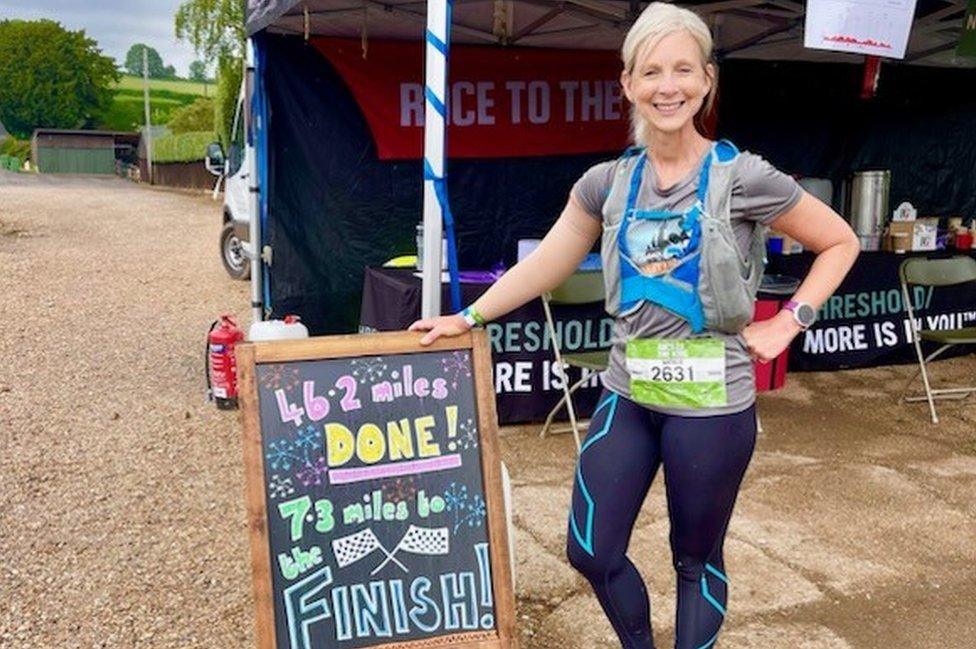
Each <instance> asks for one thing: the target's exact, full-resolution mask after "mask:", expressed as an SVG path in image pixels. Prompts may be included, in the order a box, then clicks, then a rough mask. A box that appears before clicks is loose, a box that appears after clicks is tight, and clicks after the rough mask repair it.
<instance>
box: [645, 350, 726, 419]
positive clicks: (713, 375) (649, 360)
mask: <svg viewBox="0 0 976 649" xmlns="http://www.w3.org/2000/svg"><path fill="white" fill-rule="evenodd" d="M627 370H628V372H629V373H630V391H631V397H632V398H633V399H634V400H635V401H638V402H640V403H645V404H648V405H655V406H667V407H678V408H717V407H721V406H724V405H727V404H728V395H727V393H726V388H725V342H724V341H722V340H721V339H718V338H690V339H687V340H671V339H656V338H652V339H637V340H631V341H629V342H628V343H627Z"/></svg>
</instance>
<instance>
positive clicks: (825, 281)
mask: <svg viewBox="0 0 976 649" xmlns="http://www.w3.org/2000/svg"><path fill="white" fill-rule="evenodd" d="M859 252H860V245H859V244H858V241H857V239H856V238H855V239H848V240H845V241H843V242H840V243H837V244H834V245H832V246H830V247H829V248H827V249H825V250H822V251H821V252H820V254H818V255H817V257H816V259H814V261H813V265H812V266H811V267H810V271H809V272H808V273H807V276H806V278H804V280H803V282H802V283H801V284H800V287H799V288H798V289H797V291H796V293H795V294H794V295H793V299H794V300H796V301H797V302H806V303H807V304H809V305H810V306H812V307H813V308H814V309H819V308H820V307H821V306H822V305H823V303H824V302H826V301H827V298H829V297H830V296H831V295H833V293H834V291H836V290H837V287H838V286H840V283H841V282H842V281H843V280H844V277H845V276H847V273H848V271H849V270H850V269H851V267H852V266H853V265H854V261H855V260H856V259H857V255H858V253H859Z"/></svg>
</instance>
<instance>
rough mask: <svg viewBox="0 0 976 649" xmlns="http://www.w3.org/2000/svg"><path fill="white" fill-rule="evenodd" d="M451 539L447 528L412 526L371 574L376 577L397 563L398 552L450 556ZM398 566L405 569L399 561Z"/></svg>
mask: <svg viewBox="0 0 976 649" xmlns="http://www.w3.org/2000/svg"><path fill="white" fill-rule="evenodd" d="M450 547H451V544H450V537H449V536H448V532H447V528H446V527H438V528H434V527H417V526H416V525H411V526H410V527H409V528H408V529H407V533H406V534H404V535H403V538H402V539H400V542H399V543H397V546H396V547H395V548H393V552H391V553H389V554H387V555H386V560H384V561H383V563H381V564H380V565H378V566H376V568H374V569H373V571H372V572H371V573H369V574H371V575H375V574H376V573H378V572H379V571H380V570H382V569H383V566H385V565H386V564H387V563H389V562H390V561H396V559H395V558H394V557H395V556H396V553H397V552H400V551H401V550H402V551H404V552H411V553H413V554H423V555H427V556H436V555H443V554H448V553H449V552H450ZM397 564H398V565H400V567H401V568H402V567H403V564H401V563H400V562H399V561H397Z"/></svg>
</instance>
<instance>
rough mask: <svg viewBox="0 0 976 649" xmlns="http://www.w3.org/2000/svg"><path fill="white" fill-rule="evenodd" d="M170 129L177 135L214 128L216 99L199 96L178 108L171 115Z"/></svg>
mask: <svg viewBox="0 0 976 649" xmlns="http://www.w3.org/2000/svg"><path fill="white" fill-rule="evenodd" d="M167 125H168V126H169V130H170V131H172V132H173V133H174V134H175V135H179V134H181V133H190V132H200V131H210V132H211V133H213V130H214V101H213V99H209V98H207V97H198V98H197V99H196V101H194V102H193V103H192V104H189V105H187V106H183V107H182V108H178V109H176V110H175V111H173V112H172V113H170V117H169V124H167Z"/></svg>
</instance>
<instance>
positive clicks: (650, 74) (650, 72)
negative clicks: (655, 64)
mask: <svg viewBox="0 0 976 649" xmlns="http://www.w3.org/2000/svg"><path fill="white" fill-rule="evenodd" d="M657 74H658V71H657V70H645V71H644V76H645V77H655V76H657Z"/></svg>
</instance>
